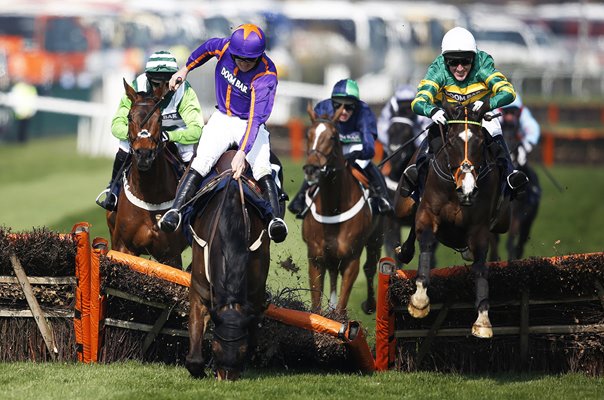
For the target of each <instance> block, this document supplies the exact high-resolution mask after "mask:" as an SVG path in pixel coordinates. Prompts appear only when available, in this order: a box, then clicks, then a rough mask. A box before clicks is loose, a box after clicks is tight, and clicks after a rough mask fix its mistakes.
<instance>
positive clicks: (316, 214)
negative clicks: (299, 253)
mask: <svg viewBox="0 0 604 400" xmlns="http://www.w3.org/2000/svg"><path fill="white" fill-rule="evenodd" d="M340 113H341V110H338V111H336V113H335V115H334V116H333V118H331V119H328V118H326V117H325V116H321V117H318V116H317V115H316V114H315V112H314V111H313V110H312V108H311V107H310V105H309V106H308V114H309V116H310V119H311V127H310V128H309V130H308V134H307V153H306V165H305V166H304V174H305V179H306V180H307V182H308V183H309V184H310V185H311V189H309V191H308V192H307V194H306V202H307V205H308V206H309V207H310V211H309V212H308V213H307V214H306V216H305V217H304V221H303V222H302V238H303V239H304V241H305V242H306V244H307V246H308V267H309V279H310V288H311V300H312V308H313V310H315V311H318V310H320V309H321V296H322V295H323V288H324V279H325V273H326V272H329V275H330V281H331V295H330V302H331V304H332V305H333V304H334V303H335V298H336V295H335V291H336V282H337V277H338V274H340V275H341V276H342V282H341V286H340V295H339V298H338V299H337V305H336V311H338V312H344V311H345V310H346V306H347V304H348V299H349V297H350V292H351V290H352V285H353V284H354V282H355V280H356V278H357V276H358V274H359V264H360V257H361V253H362V252H363V249H366V261H365V264H364V265H363V270H364V272H365V276H366V278H367V300H365V301H364V302H363V304H362V309H363V311H364V312H366V313H368V314H369V313H372V312H373V311H375V293H374V290H373V277H374V275H375V273H376V270H377V263H378V261H379V258H380V254H381V248H382V244H383V231H382V218H381V216H378V215H373V214H372V211H371V207H370V205H369V202H368V201H367V198H368V194H367V193H366V191H365V190H364V189H363V187H362V186H361V184H360V183H359V180H358V179H357V178H356V177H355V176H354V175H353V171H352V168H353V167H352V166H351V165H349V164H348V163H347V162H346V160H345V158H344V154H343V152H342V143H341V142H340V136H339V133H338V130H337V128H336V121H337V120H338V118H339V115H340ZM309 194H310V195H309ZM311 196H312V197H311Z"/></svg>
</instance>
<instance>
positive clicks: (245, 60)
mask: <svg viewBox="0 0 604 400" xmlns="http://www.w3.org/2000/svg"><path fill="white" fill-rule="evenodd" d="M231 57H233V61H241V62H247V63H255V62H256V61H257V60H258V57H256V58H246V57H239V56H236V55H234V54H231Z"/></svg>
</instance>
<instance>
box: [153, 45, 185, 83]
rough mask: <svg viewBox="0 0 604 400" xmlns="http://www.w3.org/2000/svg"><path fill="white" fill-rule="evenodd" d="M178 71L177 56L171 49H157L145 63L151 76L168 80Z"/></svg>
mask: <svg viewBox="0 0 604 400" xmlns="http://www.w3.org/2000/svg"><path fill="white" fill-rule="evenodd" d="M177 71H178V63H177V62H176V58H175V57H174V56H173V55H172V53H170V52H169V51H156V52H155V53H153V54H151V56H150V57H149V59H148V60H147V64H146V65H145V73H146V74H147V77H149V78H155V79H159V80H164V81H167V80H169V79H170V77H172V75H173V74H174V73H175V72H177Z"/></svg>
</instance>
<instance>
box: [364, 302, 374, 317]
mask: <svg viewBox="0 0 604 400" xmlns="http://www.w3.org/2000/svg"><path fill="white" fill-rule="evenodd" d="M367 304H368V302H367V301H364V302H362V303H361V310H363V312H364V313H365V314H367V315H371V314H373V313H374V312H375V301H373V302H371V304H372V306H368V305H367Z"/></svg>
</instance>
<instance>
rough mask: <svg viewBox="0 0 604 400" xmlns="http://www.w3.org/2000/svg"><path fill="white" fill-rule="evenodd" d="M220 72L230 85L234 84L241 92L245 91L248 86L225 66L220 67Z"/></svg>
mask: <svg viewBox="0 0 604 400" xmlns="http://www.w3.org/2000/svg"><path fill="white" fill-rule="evenodd" d="M220 74H221V75H222V76H223V77H224V78H225V79H226V80H227V82H228V83H229V84H230V85H232V86H235V87H236V88H237V89H239V90H241V92H243V93H247V90H248V87H247V86H246V85H244V84H243V83H242V82H241V81H240V80H239V79H237V78H236V77H235V75H233V74H232V73H231V71H229V70H227V69H226V68H225V67H222V71H220Z"/></svg>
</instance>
